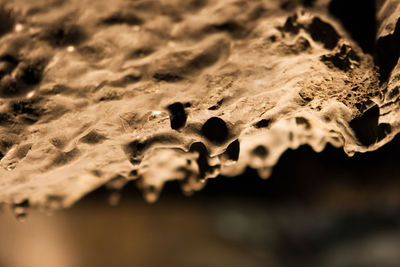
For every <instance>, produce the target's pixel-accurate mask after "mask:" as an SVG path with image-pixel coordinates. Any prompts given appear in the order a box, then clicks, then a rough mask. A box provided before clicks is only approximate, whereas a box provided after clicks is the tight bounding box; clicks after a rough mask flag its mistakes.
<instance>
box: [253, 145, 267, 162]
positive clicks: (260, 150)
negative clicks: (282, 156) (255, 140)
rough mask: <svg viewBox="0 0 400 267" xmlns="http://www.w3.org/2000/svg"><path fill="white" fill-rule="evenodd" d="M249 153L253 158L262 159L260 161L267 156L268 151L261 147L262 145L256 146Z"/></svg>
mask: <svg viewBox="0 0 400 267" xmlns="http://www.w3.org/2000/svg"><path fill="white" fill-rule="evenodd" d="M251 153H252V154H253V155H254V156H257V157H260V158H262V159H265V158H266V157H267V156H268V154H269V151H268V149H267V148H266V147H265V146H263V145H258V146H256V147H255V148H254V149H253V150H252V151H251Z"/></svg>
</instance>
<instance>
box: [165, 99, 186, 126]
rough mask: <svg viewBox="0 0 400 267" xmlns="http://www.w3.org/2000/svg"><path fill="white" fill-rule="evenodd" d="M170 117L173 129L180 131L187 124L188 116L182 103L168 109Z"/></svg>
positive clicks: (172, 105)
mask: <svg viewBox="0 0 400 267" xmlns="http://www.w3.org/2000/svg"><path fill="white" fill-rule="evenodd" d="M167 109H168V111H169V116H170V122H171V128H172V129H174V130H179V129H180V128H182V127H183V126H185V124H186V120H187V115H186V112H185V107H184V106H183V104H182V103H180V102H176V103H174V104H171V105H169V106H168V107H167Z"/></svg>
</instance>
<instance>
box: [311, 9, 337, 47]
mask: <svg viewBox="0 0 400 267" xmlns="http://www.w3.org/2000/svg"><path fill="white" fill-rule="evenodd" d="M308 31H309V32H310V35H311V38H312V39H313V40H314V41H316V42H320V43H322V44H323V45H324V47H325V48H326V49H331V50H332V49H333V48H335V46H336V45H337V43H338V42H339V39H340V36H339V34H338V33H337V32H336V30H335V29H334V28H333V27H332V25H330V24H329V23H326V22H324V21H322V20H321V19H320V18H318V17H315V18H314V19H313V20H312V22H311V24H310V25H309V26H308Z"/></svg>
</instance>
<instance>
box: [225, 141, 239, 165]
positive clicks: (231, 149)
mask: <svg viewBox="0 0 400 267" xmlns="http://www.w3.org/2000/svg"><path fill="white" fill-rule="evenodd" d="M239 153H240V142H239V140H238V139H236V140H235V141H233V142H232V143H230V144H229V146H228V147H227V148H226V150H225V152H224V155H225V156H226V157H227V158H228V159H230V160H234V161H237V160H238V159H239Z"/></svg>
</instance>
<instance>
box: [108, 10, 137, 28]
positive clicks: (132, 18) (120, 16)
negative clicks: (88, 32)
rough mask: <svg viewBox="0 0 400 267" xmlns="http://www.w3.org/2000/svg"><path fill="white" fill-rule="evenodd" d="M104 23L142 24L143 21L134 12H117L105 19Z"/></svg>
mask: <svg viewBox="0 0 400 267" xmlns="http://www.w3.org/2000/svg"><path fill="white" fill-rule="evenodd" d="M102 23H103V24H105V25H109V26H111V25H116V24H127V25H140V24H142V23H143V21H142V19H140V18H139V17H138V16H136V15H135V14H133V13H132V12H117V13H114V14H112V15H111V16H109V17H107V18H105V19H103V20H102Z"/></svg>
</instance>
